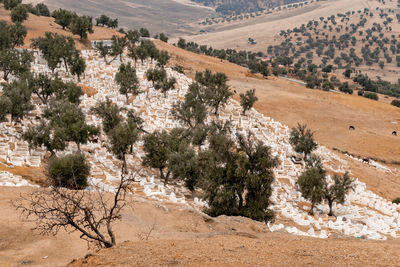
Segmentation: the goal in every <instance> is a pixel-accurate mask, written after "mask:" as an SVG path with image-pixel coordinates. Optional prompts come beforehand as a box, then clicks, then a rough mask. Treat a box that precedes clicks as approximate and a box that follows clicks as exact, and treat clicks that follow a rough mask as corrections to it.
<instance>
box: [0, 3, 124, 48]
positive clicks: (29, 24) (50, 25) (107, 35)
mask: <svg viewBox="0 0 400 267" xmlns="http://www.w3.org/2000/svg"><path fill="white" fill-rule="evenodd" d="M0 20H5V21H7V22H11V19H10V12H9V11H7V10H5V9H4V8H3V7H1V8H0ZM23 25H24V26H25V27H26V29H27V31H28V35H27V36H26V38H25V44H24V46H23V48H29V47H30V45H31V39H33V38H38V37H41V36H44V34H45V33H46V32H54V33H58V34H62V35H66V36H72V37H73V38H74V40H75V44H76V47H77V48H78V49H91V42H90V41H92V40H108V39H111V37H112V36H113V35H115V34H120V33H118V32H117V31H115V30H112V29H108V28H103V27H96V26H94V27H93V30H94V33H93V34H89V35H88V39H87V40H84V41H81V40H80V39H79V36H77V35H73V34H72V33H71V32H70V31H67V30H63V29H62V27H61V26H60V25H58V24H56V23H55V22H54V18H49V17H38V16H36V15H33V14H29V17H28V19H27V20H26V21H24V23H23Z"/></svg>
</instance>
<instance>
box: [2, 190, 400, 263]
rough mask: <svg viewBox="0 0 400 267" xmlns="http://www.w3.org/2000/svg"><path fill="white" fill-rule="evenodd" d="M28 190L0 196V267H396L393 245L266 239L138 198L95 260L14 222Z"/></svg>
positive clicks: (66, 240)
mask: <svg viewBox="0 0 400 267" xmlns="http://www.w3.org/2000/svg"><path fill="white" fill-rule="evenodd" d="M31 190H33V189H32V188H9V187H1V188H0V207H1V210H2V216H1V218H0V266H20V265H26V266H65V265H66V264H68V263H70V262H71V261H73V260H74V259H78V258H82V259H81V260H76V261H75V262H74V263H73V264H72V265H71V266H156V265H163V266H165V265H180V266H182V265H190V266H205V265H211V266H254V265H264V266H265V265H268V266H289V265H292V266H294V265H296V266H305V265H311V264H312V265H323V266H334V265H335V266H338V265H339V266H344V265H346V266H347V265H351V266H360V265H361V266H362V265H379V266H395V265H396V264H397V263H398V262H399V260H400V254H399V252H398V251H399V249H400V241H399V240H389V241H385V242H376V241H366V240H360V239H355V238H347V239H344V238H343V237H340V236H337V237H333V238H329V239H327V240H320V239H313V238H305V237H297V236H292V235H290V234H287V233H283V232H279V233H278V232H276V233H269V231H268V228H267V226H266V225H265V224H263V223H260V222H254V221H252V220H249V219H246V218H242V217H226V216H221V217H218V218H209V217H208V216H206V215H203V214H201V213H198V212H196V211H194V210H192V209H189V208H186V207H184V206H176V205H172V204H166V203H164V204H162V203H156V202H152V201H148V200H145V199H142V198H137V197H135V198H132V199H129V205H128V206H127V207H126V208H125V210H124V212H123V216H122V221H121V222H119V223H117V224H116V225H115V227H114V229H115V231H116V235H117V242H118V243H119V245H118V246H117V247H115V248H113V249H108V250H101V251H98V252H96V249H94V248H88V247H87V245H86V243H85V241H83V240H80V239H79V235H78V234H77V233H73V234H68V233H66V232H64V231H63V230H62V231H60V232H59V234H58V235H57V236H40V235H39V234H38V231H36V230H34V229H33V227H34V226H35V223H34V222H31V221H27V220H26V219H24V218H23V217H21V216H19V214H18V212H16V211H15V208H14V207H13V206H12V205H11V204H10V201H15V200H16V199H17V198H18V197H19V195H20V194H26V193H28V192H30V191H31ZM153 225H154V230H153V231H152V233H151V234H150V237H149V239H148V240H144V239H143V238H142V237H143V235H144V234H147V233H148V232H149V229H151V228H152V226H153ZM125 241H127V242H125ZM85 255H94V256H88V257H86V258H84V257H85Z"/></svg>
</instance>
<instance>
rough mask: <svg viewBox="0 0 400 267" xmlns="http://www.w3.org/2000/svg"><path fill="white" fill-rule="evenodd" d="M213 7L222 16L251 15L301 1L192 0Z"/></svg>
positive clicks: (300, 0)
mask: <svg viewBox="0 0 400 267" xmlns="http://www.w3.org/2000/svg"><path fill="white" fill-rule="evenodd" d="M192 1H193V2H196V3H202V4H203V5H205V6H209V7H213V8H215V9H216V11H217V12H218V13H221V14H223V15H231V14H237V15H239V14H241V13H252V12H257V11H263V10H265V9H268V8H275V7H280V6H281V5H288V4H294V3H298V2H302V1H303V0H192Z"/></svg>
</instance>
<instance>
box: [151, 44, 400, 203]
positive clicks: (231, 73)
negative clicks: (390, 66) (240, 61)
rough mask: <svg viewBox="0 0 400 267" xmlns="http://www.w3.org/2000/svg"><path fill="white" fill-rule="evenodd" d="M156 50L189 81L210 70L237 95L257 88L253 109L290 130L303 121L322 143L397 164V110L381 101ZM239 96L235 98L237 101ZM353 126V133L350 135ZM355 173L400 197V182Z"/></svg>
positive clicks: (367, 170)
mask: <svg viewBox="0 0 400 267" xmlns="http://www.w3.org/2000/svg"><path fill="white" fill-rule="evenodd" d="M155 43H156V45H157V46H158V48H159V49H164V50H167V51H168V52H169V53H170V54H171V56H172V58H171V60H170V63H171V64H172V65H181V66H183V67H184V68H185V69H186V70H188V71H187V73H188V74H189V76H192V77H193V74H194V73H195V72H196V71H204V70H205V69H211V70H213V71H218V72H224V73H226V74H227V75H228V77H229V79H230V81H229V83H230V84H231V86H232V88H233V89H235V90H236V91H237V93H238V94H239V93H241V92H244V91H246V90H248V89H251V88H256V90H257V96H258V98H259V101H258V102H257V103H256V105H255V108H256V109H257V110H259V111H260V112H262V113H263V114H265V115H267V116H270V117H272V118H274V119H276V120H278V121H280V122H282V123H284V124H286V125H288V126H290V127H293V126H296V125H297V123H298V122H299V123H306V124H307V125H308V126H309V127H310V128H312V129H313V130H314V131H315V132H316V133H315V134H316V139H317V141H318V142H319V143H321V144H322V145H324V146H326V147H328V148H330V149H332V148H334V147H336V148H339V149H341V150H346V151H349V152H350V153H353V154H356V155H361V156H363V157H377V158H381V159H385V160H387V161H400V139H399V137H394V136H392V135H391V133H392V131H393V130H397V131H400V110H399V109H398V108H395V107H393V106H391V105H389V104H386V103H383V102H376V101H372V100H369V99H366V98H363V97H359V96H354V95H353V96H349V95H344V94H341V93H327V92H324V91H320V90H310V89H307V88H305V87H304V86H301V85H298V84H296V83H293V82H289V81H286V80H284V79H280V78H276V77H269V78H268V79H262V78H261V77H260V76H255V75H252V74H250V73H248V71H247V69H245V68H242V67H240V66H237V65H235V64H231V63H229V62H226V61H221V60H219V59H216V58H211V57H208V56H204V55H197V54H194V53H191V52H188V51H185V50H182V49H179V48H177V47H174V46H171V45H169V44H165V43H162V42H160V41H158V40H156V41H155ZM238 94H236V95H235V96H234V97H235V98H236V99H238V98H239V97H238ZM349 125H354V126H355V127H356V131H349V130H348V127H349ZM354 167H355V168H354V169H353V173H354V174H355V175H356V176H357V177H359V178H360V179H361V180H362V181H365V182H367V184H369V185H372V186H371V189H372V190H373V191H375V192H376V193H378V194H379V195H382V196H384V197H386V198H389V199H392V198H394V197H396V196H398V195H399V194H400V193H399V192H400V178H399V177H398V176H396V175H387V174H384V173H382V172H380V171H376V170H374V169H371V168H366V167H365V166H364V165H362V164H354Z"/></svg>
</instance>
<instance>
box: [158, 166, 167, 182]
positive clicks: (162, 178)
mask: <svg viewBox="0 0 400 267" xmlns="http://www.w3.org/2000/svg"><path fill="white" fill-rule="evenodd" d="M159 170H160V178H161V180H163V181H164V184H166V183H165V177H164V172H163V168H159Z"/></svg>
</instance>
